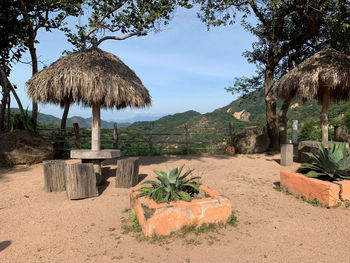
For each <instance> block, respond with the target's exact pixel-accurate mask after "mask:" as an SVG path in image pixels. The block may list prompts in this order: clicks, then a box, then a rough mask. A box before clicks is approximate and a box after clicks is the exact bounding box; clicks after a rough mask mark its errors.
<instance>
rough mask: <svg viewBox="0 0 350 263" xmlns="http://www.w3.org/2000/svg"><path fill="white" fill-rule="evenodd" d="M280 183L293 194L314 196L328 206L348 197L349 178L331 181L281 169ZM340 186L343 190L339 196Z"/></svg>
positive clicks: (349, 188)
mask: <svg viewBox="0 0 350 263" xmlns="http://www.w3.org/2000/svg"><path fill="white" fill-rule="evenodd" d="M280 183H281V186H283V187H286V188H287V189H288V191H290V192H292V193H293V194H297V195H303V196H305V197H306V198H307V199H309V200H312V199H314V198H316V199H317V200H318V201H319V202H320V203H321V204H323V205H325V206H329V207H331V206H336V205H338V204H340V203H341V202H342V201H343V200H342V199H344V200H349V199H350V180H344V181H339V182H337V183H331V182H327V181H322V180H318V179H315V178H309V177H306V176H305V175H303V174H300V173H297V172H294V171H290V170H283V171H281V172H280ZM340 187H342V190H343V191H342V194H341V196H340ZM341 197H342V198H341Z"/></svg>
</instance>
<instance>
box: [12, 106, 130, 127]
mask: <svg viewBox="0 0 350 263" xmlns="http://www.w3.org/2000/svg"><path fill="white" fill-rule="evenodd" d="M11 112H19V109H17V108H11ZM28 114H29V115H32V112H31V111H28ZM38 122H39V123H44V124H53V125H57V126H60V125H61V119H60V118H57V117H55V116H52V115H49V114H44V113H40V112H39V114H38ZM75 122H76V123H78V124H79V127H81V128H90V127H91V118H83V117H79V116H73V117H70V118H68V119H67V127H69V126H73V123H75ZM130 124H131V123H130V122H117V125H118V127H119V128H121V127H128V126H129V125H130ZM113 125H114V122H112V121H104V120H101V127H102V128H105V129H112V128H113Z"/></svg>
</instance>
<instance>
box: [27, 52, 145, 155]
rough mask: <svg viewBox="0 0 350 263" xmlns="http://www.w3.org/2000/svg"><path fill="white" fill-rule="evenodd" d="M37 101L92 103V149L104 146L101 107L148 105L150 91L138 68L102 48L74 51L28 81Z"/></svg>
mask: <svg viewBox="0 0 350 263" xmlns="http://www.w3.org/2000/svg"><path fill="white" fill-rule="evenodd" d="M26 85H27V88H28V95H29V97H30V98H31V99H32V100H33V101H35V102H43V103H56V104H60V105H61V106H62V107H63V106H65V104H67V103H72V102H77V103H81V104H82V105H83V106H92V135H91V149H92V150H93V151H99V150H100V108H101V107H102V108H114V107H116V108H117V109H121V108H125V107H127V106H130V107H145V106H146V105H149V104H150V103H151V99H150V95H149V93H148V91H147V89H146V88H145V87H144V86H143V84H142V82H141V80H140V79H139V78H138V77H137V76H136V74H135V72H134V71H132V70H131V69H130V68H129V67H128V66H126V65H125V64H124V63H123V62H122V61H121V60H120V59H119V58H117V57H116V56H114V55H113V54H111V53H108V52H105V51H102V50H101V49H98V48H93V49H89V50H84V51H79V52H74V53H71V54H69V55H67V56H65V57H62V58H60V59H59V60H57V61H56V62H54V63H53V64H51V65H50V66H49V67H47V68H44V69H43V70H42V71H40V72H38V73H37V74H35V75H34V76H33V77H32V78H31V79H30V80H28V81H27V82H26Z"/></svg>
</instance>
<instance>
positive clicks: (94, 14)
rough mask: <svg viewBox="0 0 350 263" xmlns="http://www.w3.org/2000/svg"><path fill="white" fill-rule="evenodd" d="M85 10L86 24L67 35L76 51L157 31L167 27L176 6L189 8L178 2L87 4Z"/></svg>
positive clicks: (152, 0)
mask: <svg viewBox="0 0 350 263" xmlns="http://www.w3.org/2000/svg"><path fill="white" fill-rule="evenodd" d="M87 6H88V9H90V10H91V15H90V16H89V18H88V23H87V24H85V25H77V26H76V28H77V32H76V33H71V32H68V33H67V35H68V37H69V41H70V42H71V43H72V44H73V45H74V46H75V47H76V48H77V49H85V48H89V47H92V46H98V45H100V44H101V43H102V42H103V41H105V40H124V39H127V38H129V37H132V36H144V35H147V34H148V33H149V32H150V31H159V30H160V29H161V26H163V25H167V24H168V23H169V21H170V19H171V18H172V14H173V13H174V11H175V8H176V6H183V7H187V8H190V7H191V5H190V4H188V3H184V2H183V1H178V0H119V1H115V0H105V1H98V0H91V1H87Z"/></svg>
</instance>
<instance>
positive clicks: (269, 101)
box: [264, 67, 278, 150]
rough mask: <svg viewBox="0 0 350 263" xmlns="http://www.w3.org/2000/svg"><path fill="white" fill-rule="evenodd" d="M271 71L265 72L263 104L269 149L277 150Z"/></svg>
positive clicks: (274, 99) (275, 104)
mask: <svg viewBox="0 0 350 263" xmlns="http://www.w3.org/2000/svg"><path fill="white" fill-rule="evenodd" d="M273 83H274V80H273V69H270V68H269V67H267V68H266V71H265V82H264V89H265V103H266V126H267V134H268V136H269V138H270V149H272V150H277V149H278V129H277V124H276V121H277V113H276V108H277V99H276V97H275V95H274V93H273V90H272V89H273Z"/></svg>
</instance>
